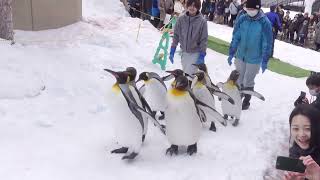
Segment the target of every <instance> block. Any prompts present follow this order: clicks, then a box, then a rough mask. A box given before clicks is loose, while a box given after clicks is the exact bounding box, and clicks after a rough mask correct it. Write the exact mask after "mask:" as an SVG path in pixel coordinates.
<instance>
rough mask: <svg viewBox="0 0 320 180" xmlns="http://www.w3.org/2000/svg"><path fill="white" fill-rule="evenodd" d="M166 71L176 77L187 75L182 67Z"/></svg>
mask: <svg viewBox="0 0 320 180" xmlns="http://www.w3.org/2000/svg"><path fill="white" fill-rule="evenodd" d="M166 72H167V73H170V74H172V75H173V76H174V77H175V78H177V77H179V76H184V75H185V73H184V72H183V71H182V70H181V69H175V70H173V71H166Z"/></svg>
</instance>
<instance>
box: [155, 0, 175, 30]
mask: <svg viewBox="0 0 320 180" xmlns="http://www.w3.org/2000/svg"><path fill="white" fill-rule="evenodd" d="M158 4H159V5H158V6H159V10H160V23H159V25H158V28H159V29H160V28H162V26H164V25H165V24H164V20H165V18H166V14H170V15H171V14H173V7H174V4H173V0H158Z"/></svg>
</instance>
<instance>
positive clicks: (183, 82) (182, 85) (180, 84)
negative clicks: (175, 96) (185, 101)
mask: <svg viewBox="0 0 320 180" xmlns="http://www.w3.org/2000/svg"><path fill="white" fill-rule="evenodd" d="M174 88H175V89H178V90H181V91H185V90H187V89H188V88H189V80H188V78H187V77H185V76H179V77H177V79H176V84H175V86H174Z"/></svg>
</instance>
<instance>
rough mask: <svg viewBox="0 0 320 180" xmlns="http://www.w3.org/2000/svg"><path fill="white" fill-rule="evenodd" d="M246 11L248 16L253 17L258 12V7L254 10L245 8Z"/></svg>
mask: <svg viewBox="0 0 320 180" xmlns="http://www.w3.org/2000/svg"><path fill="white" fill-rule="evenodd" d="M246 11H247V14H248V15H249V16H250V17H255V16H256V15H257V14H258V12H259V11H258V9H254V10H248V9H246Z"/></svg>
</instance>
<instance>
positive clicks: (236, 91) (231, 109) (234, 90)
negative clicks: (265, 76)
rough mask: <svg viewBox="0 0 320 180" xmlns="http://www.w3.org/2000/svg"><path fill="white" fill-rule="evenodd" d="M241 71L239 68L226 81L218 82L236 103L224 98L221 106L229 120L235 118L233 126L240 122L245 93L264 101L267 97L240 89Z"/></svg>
mask: <svg viewBox="0 0 320 180" xmlns="http://www.w3.org/2000/svg"><path fill="white" fill-rule="evenodd" d="M239 75H240V73H239V72H238V71H237V70H233V71H232V72H231V74H230V76H229V78H228V80H227V82H225V83H221V82H220V83H218V84H217V86H218V87H220V88H222V91H223V92H225V93H226V94H228V95H229V96H230V97H232V99H233V100H234V102H235V103H234V105H233V104H231V103H230V102H228V101H226V100H224V99H222V102H221V108H222V112H223V114H224V118H225V119H226V120H227V119H228V117H229V116H230V117H231V118H232V119H234V122H233V123H232V125H233V126H237V125H238V124H239V120H240V115H241V110H242V100H241V96H242V95H243V94H250V95H252V96H255V97H257V98H259V99H261V100H262V101H264V100H265V98H264V97H263V96H262V95H261V94H259V93H258V92H255V91H251V90H242V91H241V90H240V87H239V85H238V84H237V80H238V78H239Z"/></svg>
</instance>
